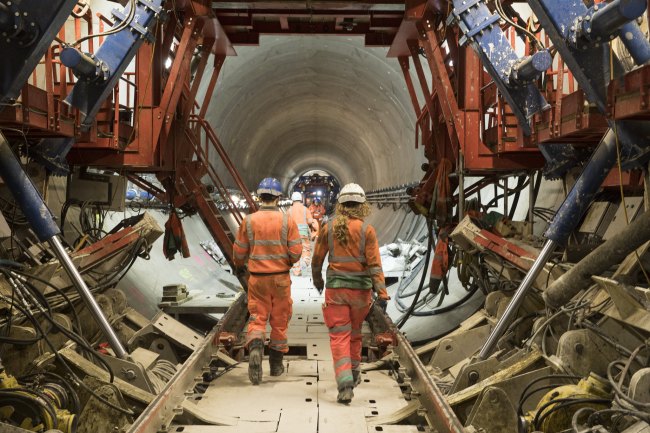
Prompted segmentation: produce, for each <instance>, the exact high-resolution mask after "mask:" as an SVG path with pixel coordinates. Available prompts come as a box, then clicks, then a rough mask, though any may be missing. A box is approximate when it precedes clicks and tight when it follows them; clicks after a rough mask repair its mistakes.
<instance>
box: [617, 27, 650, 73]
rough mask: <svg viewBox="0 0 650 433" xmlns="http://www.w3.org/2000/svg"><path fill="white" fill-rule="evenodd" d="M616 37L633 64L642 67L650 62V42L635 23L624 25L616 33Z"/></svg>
mask: <svg viewBox="0 0 650 433" xmlns="http://www.w3.org/2000/svg"><path fill="white" fill-rule="evenodd" d="M618 36H619V37H620V38H621V41H622V42H623V45H625V48H627V50H628V51H629V53H630V55H631V56H632V58H633V59H634V63H636V64H637V65H643V64H645V63H646V62H647V61H648V60H650V42H649V41H648V39H647V38H646V37H645V35H644V34H643V32H642V31H641V28H640V27H639V25H638V24H637V23H635V22H634V21H631V22H629V23H627V24H625V25H624V26H623V27H621V28H620V30H619V31H618Z"/></svg>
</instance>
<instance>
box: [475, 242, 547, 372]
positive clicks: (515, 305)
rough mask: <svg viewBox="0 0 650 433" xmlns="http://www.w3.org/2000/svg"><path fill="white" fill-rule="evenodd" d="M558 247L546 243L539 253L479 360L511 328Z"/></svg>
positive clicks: (487, 341) (483, 348)
mask: <svg viewBox="0 0 650 433" xmlns="http://www.w3.org/2000/svg"><path fill="white" fill-rule="evenodd" d="M556 247H557V244H556V243H555V242H554V241H552V240H551V239H549V240H547V241H546V243H545V244H544V247H543V248H542V251H540V252H539V256H537V259H535V262H534V263H533V265H532V266H531V267H530V270H529V271H528V273H527V274H526V276H525V277H524V280H523V281H522V282H521V284H520V285H519V287H518V288H517V291H516V292H515V295H514V296H513V297H512V300H510V303H509V304H508V306H507V307H506V310H505V311H504V312H503V315H502V316H501V318H499V321H498V322H497V324H496V326H495V327H494V329H493V330H492V332H491V333H490V336H489V337H488V338H487V340H486V341H485V344H483V347H482V348H481V351H480V352H479V354H478V359H479V360H483V359H486V358H487V357H488V356H490V354H491V353H492V351H493V350H494V348H495V346H496V344H497V342H498V341H499V338H501V336H502V335H503V333H504V332H505V331H506V329H507V328H508V326H510V323H511V322H512V319H513V318H514V316H515V314H517V310H519V307H520V306H521V303H522V302H523V301H524V298H525V297H526V295H527V294H528V290H530V288H531V287H532V285H533V282H534V281H535V279H536V278H537V276H538V275H539V273H540V272H541V271H542V269H543V268H544V265H546V262H547V261H548V259H549V258H550V257H551V254H552V253H553V251H555V248H556Z"/></svg>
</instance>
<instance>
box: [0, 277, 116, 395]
mask: <svg viewBox="0 0 650 433" xmlns="http://www.w3.org/2000/svg"><path fill="white" fill-rule="evenodd" d="M0 272H4V270H3V269H0ZM9 278H10V282H12V284H15V287H16V288H17V289H18V290H19V291H21V286H22V287H25V288H26V289H27V292H26V293H23V295H27V296H29V297H31V298H32V302H33V304H34V306H36V307H37V308H39V309H40V310H41V313H42V314H43V316H44V317H45V318H46V319H47V321H48V322H50V324H51V325H52V326H53V327H54V328H56V329H57V330H58V331H59V332H61V333H63V334H64V335H65V336H66V337H68V338H69V339H70V340H72V341H74V342H75V343H77V345H79V347H81V348H82V349H85V351H86V352H87V353H88V354H90V355H91V356H92V357H94V358H95V359H96V360H97V361H98V362H99V363H100V364H102V365H103V366H104V367H105V369H106V371H107V372H108V374H109V377H110V382H111V383H113V380H114V378H115V374H114V373H113V370H112V369H111V367H110V365H108V363H107V362H106V361H105V360H104V359H103V358H102V357H101V356H99V355H98V354H97V353H96V352H95V350H94V349H93V348H92V347H91V346H90V344H89V343H88V342H87V341H86V340H85V339H84V338H83V337H81V336H79V335H78V334H76V333H74V332H72V331H70V330H68V329H67V328H66V327H64V326H62V325H61V324H59V323H58V322H57V321H56V320H54V319H53V317H52V310H51V308H50V305H49V303H48V302H47V299H46V298H45V297H44V296H43V294H42V293H40V291H39V290H38V289H36V288H35V287H34V286H32V285H31V284H30V283H29V282H27V283H26V284H22V281H20V280H19V281H18V282H20V283H21V284H16V281H15V280H13V278H12V277H9ZM34 295H36V296H35V297H34ZM35 298H40V302H42V303H43V304H42V305H41V303H40V302H37V300H36V299H35ZM43 305H45V306H46V307H47V309H48V311H45V309H44V308H43ZM26 313H27V314H28V315H29V316H32V318H33V315H32V314H31V313H30V312H28V311H27V310H26ZM48 313H49V314H48ZM32 323H33V324H34V326H37V327H38V329H40V330H41V334H43V338H44V339H45V340H46V341H47V335H46V334H45V333H43V332H42V328H41V327H40V324H39V323H38V321H37V320H36V319H35V318H33V321H32ZM48 332H49V331H48Z"/></svg>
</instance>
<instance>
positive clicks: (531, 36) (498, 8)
mask: <svg viewBox="0 0 650 433" xmlns="http://www.w3.org/2000/svg"><path fill="white" fill-rule="evenodd" d="M494 5H495V10H496V11H497V13H498V14H499V16H500V17H501V18H503V19H504V20H505V21H506V22H507V23H508V24H510V25H511V26H513V27H514V28H516V29H519V30H520V31H521V32H523V33H525V34H526V35H527V36H528V37H529V39H530V40H531V42H533V43H534V44H535V45H536V46H537V47H538V48H539V49H540V50H541V51H543V50H544V49H545V48H544V45H543V44H542V43H541V42H540V41H539V39H537V38H536V37H535V35H534V34H533V33H531V32H530V31H529V30H528V29H526V28H524V27H522V26H520V25H519V24H517V23H515V22H514V21H513V20H512V19H511V18H510V17H509V16H508V15H507V14H506V13H505V11H504V10H503V6H502V5H501V0H494Z"/></svg>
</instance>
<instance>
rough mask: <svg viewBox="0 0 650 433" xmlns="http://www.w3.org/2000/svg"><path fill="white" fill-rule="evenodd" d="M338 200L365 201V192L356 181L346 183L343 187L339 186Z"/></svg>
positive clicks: (343, 201) (340, 201)
mask: <svg viewBox="0 0 650 433" xmlns="http://www.w3.org/2000/svg"><path fill="white" fill-rule="evenodd" d="M338 201H339V203H347V202H355V203H365V202H366V193H365V192H363V188H361V186H359V185H357V184H356V183H348V184H347V185H345V186H344V187H343V188H341V192H340V193H339V198H338Z"/></svg>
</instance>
